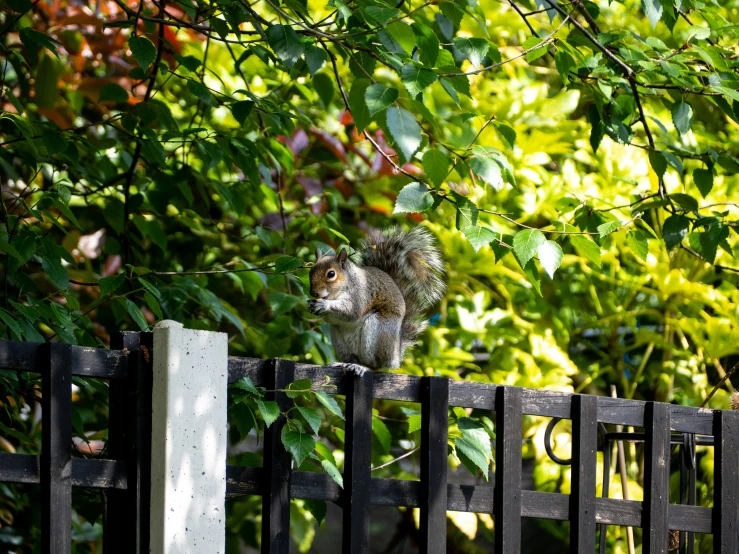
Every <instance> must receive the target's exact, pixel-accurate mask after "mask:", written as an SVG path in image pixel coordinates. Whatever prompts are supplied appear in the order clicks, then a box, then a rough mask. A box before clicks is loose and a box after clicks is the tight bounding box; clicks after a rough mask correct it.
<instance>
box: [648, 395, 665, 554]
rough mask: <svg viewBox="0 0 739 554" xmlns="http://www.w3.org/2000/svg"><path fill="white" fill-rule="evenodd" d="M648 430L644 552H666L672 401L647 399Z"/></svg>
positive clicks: (659, 553) (656, 553) (657, 553)
mask: <svg viewBox="0 0 739 554" xmlns="http://www.w3.org/2000/svg"><path fill="white" fill-rule="evenodd" d="M644 431H645V433H646V442H645V448H646V452H645V454H644V506H643V522H642V527H643V528H644V534H643V538H642V551H643V552H644V554H667V546H668V541H669V528H668V526H667V508H668V505H669V502H670V405H669V404H663V403H660V402H647V405H646V407H645V411H644Z"/></svg>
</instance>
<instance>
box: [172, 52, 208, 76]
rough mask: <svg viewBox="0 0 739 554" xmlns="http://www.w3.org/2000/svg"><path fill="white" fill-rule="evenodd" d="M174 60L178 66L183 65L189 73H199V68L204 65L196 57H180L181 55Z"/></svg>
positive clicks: (177, 55)
mask: <svg viewBox="0 0 739 554" xmlns="http://www.w3.org/2000/svg"><path fill="white" fill-rule="evenodd" d="M174 59H175V61H176V62H177V63H178V64H181V65H183V66H184V67H185V68H186V69H188V70H189V71H193V72H195V71H197V69H198V67H200V66H201V65H202V64H201V62H200V60H199V59H198V58H196V57H195V56H180V55H179V54H175V55H174Z"/></svg>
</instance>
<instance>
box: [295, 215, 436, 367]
mask: <svg viewBox="0 0 739 554" xmlns="http://www.w3.org/2000/svg"><path fill="white" fill-rule="evenodd" d="M360 252H361V260H360V261H359V262H358V263H354V262H352V261H351V260H350V259H349V256H348V253H347V251H346V250H345V249H342V250H341V251H340V252H339V253H338V254H336V255H334V256H329V255H324V254H323V253H322V252H321V250H320V249H316V263H315V265H314V266H313V267H312V268H311V271H310V294H311V296H313V297H314V298H317V300H311V301H309V302H308V310H309V311H310V312H311V313H314V314H317V315H323V316H324V318H325V319H326V321H327V322H328V323H329V325H330V329H331V342H332V343H333V345H334V349H335V350H336V356H337V357H338V359H339V360H341V362H342V363H340V364H338V365H340V366H343V367H345V368H347V369H350V370H352V371H354V372H355V373H357V374H362V373H364V372H365V371H366V370H367V369H381V368H387V369H397V368H398V367H400V364H401V362H402V360H403V356H404V354H405V351H406V349H407V348H409V347H410V346H413V344H414V343H415V340H416V337H417V336H418V334H419V333H420V332H421V331H423V330H424V329H425V328H426V325H427V321H426V319H425V318H424V312H425V311H426V310H427V309H428V308H429V307H431V306H432V305H433V304H435V303H436V302H438V301H439V300H441V298H442V297H443V296H444V292H445V290H446V284H445V282H444V275H445V272H444V261H443V259H442V257H441V252H440V251H439V249H438V248H437V246H436V245H435V241H434V238H433V236H432V235H431V233H429V232H428V231H427V230H426V229H424V228H423V227H415V228H414V229H412V230H411V231H408V232H405V231H402V230H400V229H399V228H397V227H393V228H390V229H387V230H385V231H383V232H381V233H372V234H370V236H369V237H368V238H367V239H365V240H364V241H363V243H362V245H361V248H360Z"/></svg>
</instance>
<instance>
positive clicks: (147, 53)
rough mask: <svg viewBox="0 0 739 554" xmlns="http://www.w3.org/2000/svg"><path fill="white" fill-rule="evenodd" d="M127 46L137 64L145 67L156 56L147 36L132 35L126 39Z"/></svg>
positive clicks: (151, 62) (155, 51) (152, 44)
mask: <svg viewBox="0 0 739 554" xmlns="http://www.w3.org/2000/svg"><path fill="white" fill-rule="evenodd" d="M128 47H129V48H130V49H131V53H132V54H133V57H134V58H136V61H137V62H139V65H140V66H141V67H143V68H144V69H146V68H147V67H149V66H150V65H151V64H153V63H154V60H155V59H156V58H157V49H156V46H154V43H152V42H151V41H150V40H149V39H148V38H146V37H143V36H141V35H138V36H132V37H131V38H129V39H128Z"/></svg>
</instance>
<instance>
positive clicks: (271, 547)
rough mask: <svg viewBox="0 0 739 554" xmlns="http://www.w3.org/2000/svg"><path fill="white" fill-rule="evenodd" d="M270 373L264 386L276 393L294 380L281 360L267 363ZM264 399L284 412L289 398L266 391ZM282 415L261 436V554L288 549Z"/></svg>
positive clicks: (287, 475) (286, 464) (287, 468)
mask: <svg viewBox="0 0 739 554" xmlns="http://www.w3.org/2000/svg"><path fill="white" fill-rule="evenodd" d="M271 365H272V368H271V371H270V370H268V371H267V372H266V377H267V380H266V387H267V389H268V390H271V391H277V390H278V389H284V388H286V387H287V385H289V384H290V383H292V382H293V380H294V379H295V364H294V363H292V362H286V361H285V360H277V359H276V360H271ZM267 400H274V401H275V402H277V405H278V406H279V407H280V411H281V412H284V411H285V410H287V409H288V408H289V406H290V399H289V398H288V396H287V395H286V394H285V393H284V392H268V393H267ZM285 421H286V420H285V416H284V415H282V414H280V416H279V417H278V418H277V420H276V421H275V422H274V423H273V424H272V425H270V427H269V429H267V430H266V431H265V433H264V487H265V489H264V493H263V495H262V554H288V552H289V549H290V464H291V461H290V455H289V454H288V453H287V451H286V450H285V447H284V446H283V445H282V440H281V439H280V435H281V433H282V428H283V427H284V426H285Z"/></svg>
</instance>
